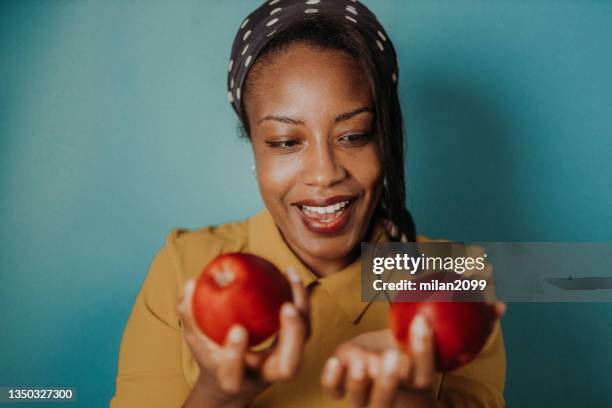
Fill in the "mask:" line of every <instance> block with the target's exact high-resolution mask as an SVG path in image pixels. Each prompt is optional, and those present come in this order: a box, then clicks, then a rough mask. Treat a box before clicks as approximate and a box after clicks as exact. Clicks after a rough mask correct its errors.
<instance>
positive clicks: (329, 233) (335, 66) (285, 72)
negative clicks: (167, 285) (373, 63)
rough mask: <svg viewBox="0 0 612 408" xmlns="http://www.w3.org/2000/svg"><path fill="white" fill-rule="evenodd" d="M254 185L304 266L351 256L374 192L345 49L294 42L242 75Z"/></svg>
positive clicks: (368, 109)
mask: <svg viewBox="0 0 612 408" xmlns="http://www.w3.org/2000/svg"><path fill="white" fill-rule="evenodd" d="M245 98H246V99H245V107H246V110H247V115H248V119H249V125H250V132H251V135H250V136H251V142H252V146H253V151H254V155H255V163H256V167H257V179H258V181H259V188H260V191H261V194H262V197H263V200H264V202H265V204H266V207H267V208H268V210H269V211H270V213H271V214H272V216H273V218H274V220H275V222H276V224H277V226H278V227H279V229H280V230H281V232H282V234H283V236H284V238H285V240H286V241H287V243H288V244H289V246H290V247H291V248H292V249H293V250H294V251H295V252H296V253H297V255H298V256H300V257H301V258H302V259H303V260H305V261H306V262H307V263H317V261H319V262H320V261H336V262H337V261H341V260H342V259H345V258H347V257H350V256H351V253H352V250H353V249H354V248H355V247H356V245H358V244H359V243H360V242H361V241H362V239H363V238H364V236H365V234H366V233H367V231H368V227H369V224H370V219H371V216H372V214H373V212H374V209H375V207H376V205H377V203H378V199H379V197H380V193H381V191H382V172H381V162H380V153H379V149H378V146H377V140H376V135H374V134H373V131H374V128H373V126H374V123H373V118H374V114H373V112H374V106H373V101H372V95H371V93H370V89H369V85H368V81H367V78H366V77H365V75H364V74H363V72H362V70H361V68H360V66H359V65H358V63H357V62H356V61H355V60H354V59H353V58H352V57H351V56H350V55H349V54H347V53H344V52H341V51H336V50H325V49H321V48H318V47H314V46H311V45H307V44H302V43H298V44H294V45H292V46H290V47H289V48H288V49H287V50H285V51H283V52H282V53H280V54H277V55H274V56H272V57H271V59H269V60H267V61H265V62H263V63H260V64H257V65H256V66H254V67H253V69H252V71H251V72H250V74H249V82H248V88H247V95H246V96H245Z"/></svg>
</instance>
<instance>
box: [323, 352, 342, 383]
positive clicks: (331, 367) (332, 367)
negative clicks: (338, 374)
mask: <svg viewBox="0 0 612 408" xmlns="http://www.w3.org/2000/svg"><path fill="white" fill-rule="evenodd" d="M339 364H340V360H338V357H330V358H329V359H328V360H327V362H326V363H325V380H326V381H331V380H332V379H333V377H334V372H335V371H336V369H337V368H338V365H339Z"/></svg>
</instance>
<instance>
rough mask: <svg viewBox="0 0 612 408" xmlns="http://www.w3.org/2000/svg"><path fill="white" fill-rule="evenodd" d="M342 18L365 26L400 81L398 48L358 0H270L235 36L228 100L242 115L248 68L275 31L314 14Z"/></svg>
mask: <svg viewBox="0 0 612 408" xmlns="http://www.w3.org/2000/svg"><path fill="white" fill-rule="evenodd" d="M318 15H324V16H326V17H327V16H329V17H334V18H339V19H342V20H344V21H348V22H350V23H352V24H358V25H360V27H361V28H363V29H364V30H363V31H364V32H365V33H366V34H367V37H368V38H369V39H371V41H372V44H376V47H377V48H378V50H379V51H380V53H381V56H382V59H383V64H384V66H385V67H386V69H388V71H389V75H390V76H391V78H392V80H393V82H394V83H395V82H397V75H398V64H397V55H396V53H395V49H394V47H393V44H391V41H390V40H389V37H388V35H387V33H386V32H385V29H384V28H383V27H382V25H381V24H380V23H379V22H378V19H377V18H376V16H375V15H374V13H372V12H371V11H370V10H369V9H368V8H367V7H366V6H364V5H363V4H362V3H360V2H358V1H356V0H270V1H266V2H265V3H264V4H262V5H261V6H259V7H258V8H257V9H255V11H253V12H252V13H251V14H249V15H248V17H247V18H246V19H244V21H243V22H242V24H240V28H239V30H238V32H237V33H236V37H235V38H234V43H233V45H232V53H231V57H230V61H229V66H228V77H227V88H228V93H227V96H228V99H229V102H230V103H231V105H232V108H234V111H235V112H236V113H237V114H238V116H240V113H241V110H242V100H241V97H242V95H241V94H240V91H241V89H242V87H243V84H244V80H245V79H246V76H247V74H248V72H249V69H250V68H251V66H252V65H253V64H254V62H255V60H256V59H257V56H258V55H259V53H260V52H261V50H262V49H263V48H264V47H265V46H266V44H267V43H268V42H269V41H270V40H271V39H272V38H273V37H274V35H275V34H277V33H279V32H281V31H282V30H284V29H286V28H287V27H290V26H291V25H293V24H295V23H297V22H300V21H303V20H305V19H308V18H309V17H312V16H318Z"/></svg>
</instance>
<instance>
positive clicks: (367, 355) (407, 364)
mask: <svg viewBox="0 0 612 408" xmlns="http://www.w3.org/2000/svg"><path fill="white" fill-rule="evenodd" d="M410 330H411V335H410V338H411V342H412V344H411V347H410V348H411V350H412V354H411V356H408V355H407V354H405V353H403V352H401V351H400V350H398V349H397V348H396V344H395V341H394V339H393V336H392V334H391V332H390V331H389V330H380V331H374V332H368V333H364V334H361V335H359V336H357V337H355V338H353V339H351V340H349V341H347V342H345V343H343V344H341V345H340V346H338V348H337V349H336V351H335V353H334V356H333V357H331V358H330V359H329V360H328V361H327V363H326V364H325V367H324V368H323V372H322V374H321V384H322V385H323V387H324V388H325V389H326V390H327V392H328V393H329V394H330V395H331V396H332V397H333V398H336V399H340V398H343V397H344V396H345V395H348V397H349V398H350V400H351V402H352V403H353V405H354V406H356V407H366V406H367V407H392V406H394V403H398V404H399V403H401V404H402V406H405V405H404V404H407V403H409V404H410V405H409V406H414V407H430V406H435V399H434V396H433V390H432V383H433V378H434V375H435V362H434V350H433V336H432V330H431V328H430V326H429V325H428V323H427V321H426V320H425V318H424V317H423V316H417V317H416V318H415V319H414V320H413V322H412V325H411V327H410ZM409 401H410V402H409Z"/></svg>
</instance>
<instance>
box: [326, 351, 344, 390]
mask: <svg viewBox="0 0 612 408" xmlns="http://www.w3.org/2000/svg"><path fill="white" fill-rule="evenodd" d="M345 374H346V370H345V367H344V365H343V364H342V363H341V362H340V359H339V358H338V357H335V356H334V357H330V358H329V359H328V360H327V362H326V363H325V366H324V367H323V371H322V372H321V385H322V386H323V389H324V390H325V391H326V392H327V393H328V394H329V395H330V396H331V397H332V398H334V399H341V398H342V397H344V376H345Z"/></svg>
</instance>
